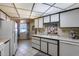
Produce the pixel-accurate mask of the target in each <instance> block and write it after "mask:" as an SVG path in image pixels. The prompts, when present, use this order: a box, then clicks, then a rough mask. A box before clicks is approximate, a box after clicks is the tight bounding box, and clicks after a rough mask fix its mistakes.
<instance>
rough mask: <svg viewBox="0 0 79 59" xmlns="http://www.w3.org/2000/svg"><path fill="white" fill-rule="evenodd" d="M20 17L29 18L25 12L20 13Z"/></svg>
mask: <svg viewBox="0 0 79 59" xmlns="http://www.w3.org/2000/svg"><path fill="white" fill-rule="evenodd" d="M20 18H29V15H26V14H20Z"/></svg>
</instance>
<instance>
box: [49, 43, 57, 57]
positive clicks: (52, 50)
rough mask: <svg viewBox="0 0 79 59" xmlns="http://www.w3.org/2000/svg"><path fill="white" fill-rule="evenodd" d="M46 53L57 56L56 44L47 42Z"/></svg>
mask: <svg viewBox="0 0 79 59" xmlns="http://www.w3.org/2000/svg"><path fill="white" fill-rule="evenodd" d="M48 54H50V55H53V56H57V45H55V44H52V43H49V44H48Z"/></svg>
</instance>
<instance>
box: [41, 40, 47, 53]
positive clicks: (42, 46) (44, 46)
mask: <svg viewBox="0 0 79 59" xmlns="http://www.w3.org/2000/svg"><path fill="white" fill-rule="evenodd" d="M41 51H43V52H45V53H47V42H44V41H41Z"/></svg>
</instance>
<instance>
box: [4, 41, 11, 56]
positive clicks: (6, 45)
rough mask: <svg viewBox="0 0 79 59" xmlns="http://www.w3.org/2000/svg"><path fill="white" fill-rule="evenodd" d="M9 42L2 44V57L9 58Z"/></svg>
mask: <svg viewBox="0 0 79 59" xmlns="http://www.w3.org/2000/svg"><path fill="white" fill-rule="evenodd" d="M9 53H10V52H9V41H8V42H6V43H5V44H4V56H9Z"/></svg>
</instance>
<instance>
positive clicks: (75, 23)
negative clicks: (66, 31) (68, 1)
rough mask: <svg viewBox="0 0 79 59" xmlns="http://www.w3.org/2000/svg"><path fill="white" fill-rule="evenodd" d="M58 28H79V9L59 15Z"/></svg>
mask: <svg viewBox="0 0 79 59" xmlns="http://www.w3.org/2000/svg"><path fill="white" fill-rule="evenodd" d="M60 27H79V9H77V10H73V11H69V12H64V13H61V14H60Z"/></svg>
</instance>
